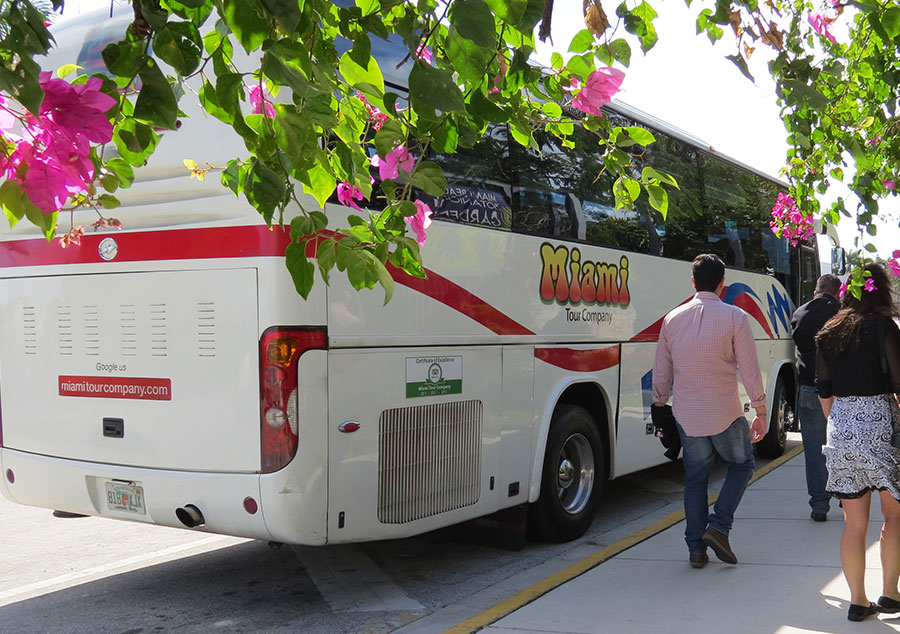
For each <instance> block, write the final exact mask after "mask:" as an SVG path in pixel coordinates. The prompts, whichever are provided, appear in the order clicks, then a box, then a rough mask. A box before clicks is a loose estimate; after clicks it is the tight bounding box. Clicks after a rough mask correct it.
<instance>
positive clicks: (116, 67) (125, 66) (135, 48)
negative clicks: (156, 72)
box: [101, 40, 144, 77]
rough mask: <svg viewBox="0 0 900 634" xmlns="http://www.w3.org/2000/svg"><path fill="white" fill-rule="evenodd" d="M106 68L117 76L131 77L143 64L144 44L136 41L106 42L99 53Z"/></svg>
mask: <svg viewBox="0 0 900 634" xmlns="http://www.w3.org/2000/svg"><path fill="white" fill-rule="evenodd" d="M101 55H102V57H103V62H104V63H105V64H106V68H107V69H108V70H109V72H111V73H112V74H113V75H116V76H118V77H132V76H134V75H135V74H136V73H137V71H138V69H139V68H140V67H141V66H143V62H142V60H143V57H144V46H143V45H142V44H141V42H137V41H127V40H125V41H122V42H114V43H113V44H108V45H107V46H106V47H105V48H104V49H103V52H102V53H101Z"/></svg>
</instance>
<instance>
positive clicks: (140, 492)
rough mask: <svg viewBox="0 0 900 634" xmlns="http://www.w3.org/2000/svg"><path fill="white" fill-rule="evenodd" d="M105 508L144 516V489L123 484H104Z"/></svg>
mask: <svg viewBox="0 0 900 634" xmlns="http://www.w3.org/2000/svg"><path fill="white" fill-rule="evenodd" d="M106 508H108V509H109V510H111V511H124V512H126V513H135V514H137V515H144V514H145V513H146V512H147V511H146V509H145V508H144V487H142V486H138V485H137V484H131V483H125V482H107V483H106Z"/></svg>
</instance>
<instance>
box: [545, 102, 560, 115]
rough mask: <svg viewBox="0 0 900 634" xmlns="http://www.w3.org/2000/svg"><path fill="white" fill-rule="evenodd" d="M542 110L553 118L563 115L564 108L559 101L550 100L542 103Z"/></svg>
mask: <svg viewBox="0 0 900 634" xmlns="http://www.w3.org/2000/svg"><path fill="white" fill-rule="evenodd" d="M541 112H543V113H544V114H545V115H547V116H548V117H550V118H551V119H556V118H558V117H561V116H562V108H561V107H560V105H559V104H558V103H555V102H553V101H548V102H547V103H545V104H544V105H542V106H541Z"/></svg>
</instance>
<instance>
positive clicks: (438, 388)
mask: <svg viewBox="0 0 900 634" xmlns="http://www.w3.org/2000/svg"><path fill="white" fill-rule="evenodd" d="M501 359H502V355H501V348H500V347H499V346H483V347H477V348H473V347H442V348H438V347H429V348H382V349H342V350H335V349H332V350H331V351H329V357H328V371H329V381H328V400H329V416H328V459H327V463H328V542H329V543H341V542H353V541H363V540H371V539H386V538H394V537H406V536H409V535H416V534H419V533H424V532H426V531H430V530H434V529H436V528H439V527H441V526H446V525H448V524H455V523H458V522H461V521H464V520H467V519H471V518H474V517H479V516H482V515H487V514H489V513H492V512H494V511H495V510H497V509H498V508H499V507H500V505H501V503H503V502H505V500H506V491H501V490H500V489H499V488H498V486H497V482H499V481H500V479H501V478H500V439H501V425H502V413H501V394H502V387H501V377H502V372H501ZM357 425H358V428H356V426H357ZM354 429H355V430H354ZM492 480H493V483H494V487H493V490H492V489H491V481H492Z"/></svg>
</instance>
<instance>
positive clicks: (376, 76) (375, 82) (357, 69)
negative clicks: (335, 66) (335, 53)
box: [339, 51, 384, 100]
mask: <svg viewBox="0 0 900 634" xmlns="http://www.w3.org/2000/svg"><path fill="white" fill-rule="evenodd" d="M339 68H340V71H341V75H343V76H344V81H346V82H347V84H349V85H350V86H351V87H353V88H356V87H358V86H360V91H361V92H363V93H365V94H366V95H371V96H375V97H377V98H378V99H379V100H380V99H381V98H382V97H383V96H384V76H383V75H382V74H381V68H379V66H378V62H377V61H375V58H374V57H370V58H369V62H368V64H366V66H365V67H363V66H360V65H359V64H357V63H356V60H354V59H353V57H352V56H351V55H350V52H349V51H348V52H346V53H344V54H343V55H341V61H340V67H339ZM363 84H367V85H368V86H374V87H375V88H376V89H377V91H378V92H377V93H376V94H374V95H373V94H372V92H371V89H369V92H367V91H366V90H363V89H362V87H361V86H362V85H363Z"/></svg>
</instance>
